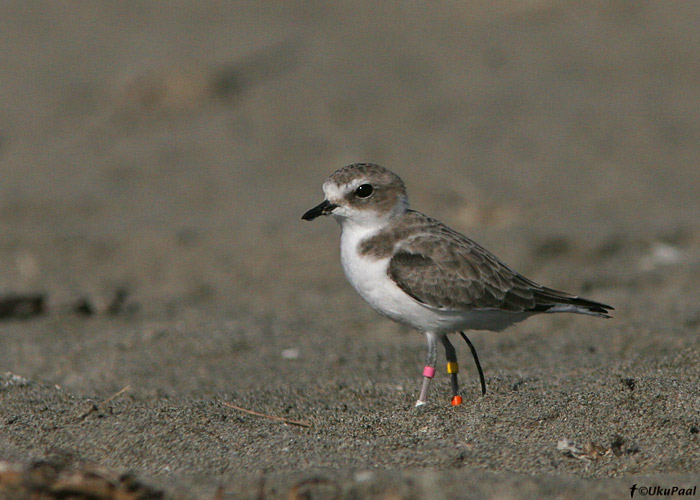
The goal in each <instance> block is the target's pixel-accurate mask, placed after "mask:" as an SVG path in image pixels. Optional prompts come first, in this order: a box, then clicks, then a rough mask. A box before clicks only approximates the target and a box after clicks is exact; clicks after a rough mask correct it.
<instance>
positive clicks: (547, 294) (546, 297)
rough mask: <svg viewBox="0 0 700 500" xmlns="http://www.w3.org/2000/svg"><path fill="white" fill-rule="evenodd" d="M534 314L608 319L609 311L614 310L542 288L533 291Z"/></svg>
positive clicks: (599, 303)
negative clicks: (580, 315)
mask: <svg viewBox="0 0 700 500" xmlns="http://www.w3.org/2000/svg"><path fill="white" fill-rule="evenodd" d="M534 295H535V306H534V307H533V308H532V309H531V311H534V312H545V313H556V312H571V313H577V314H591V315H593V316H598V317H601V318H610V317H611V316H610V314H609V313H610V311H614V310H615V308H614V307H612V306H609V305H607V304H603V303H602V302H596V301H594V300H589V299H584V298H583V297H578V296H576V295H571V294H569V293H566V292H560V291H559V290H553V289H551V288H546V287H542V288H540V289H538V290H535V291H534Z"/></svg>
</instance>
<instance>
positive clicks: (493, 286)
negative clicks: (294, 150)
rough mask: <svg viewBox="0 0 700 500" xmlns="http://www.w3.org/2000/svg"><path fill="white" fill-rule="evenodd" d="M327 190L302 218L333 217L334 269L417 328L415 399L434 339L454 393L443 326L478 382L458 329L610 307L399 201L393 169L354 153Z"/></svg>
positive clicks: (433, 356) (401, 193) (429, 372)
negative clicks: (534, 274) (521, 269)
mask: <svg viewBox="0 0 700 500" xmlns="http://www.w3.org/2000/svg"><path fill="white" fill-rule="evenodd" d="M323 192H324V194H325V197H326V199H325V200H324V201H323V202H322V203H321V204H319V205H318V206H316V207H314V208H312V209H311V210H309V211H308V212H306V213H305V214H304V215H303V216H302V219H304V220H313V219H315V218H316V217H318V216H320V215H332V216H333V217H335V219H336V220H337V221H338V223H339V224H340V228H341V237H340V256H341V260H342V264H343V270H344V271H345V275H346V276H347V278H348V280H349V281H350V283H351V284H352V286H353V287H355V290H357V292H358V293H359V294H360V295H361V296H362V298H363V299H365V300H366V301H367V302H368V303H369V305H370V306H372V307H373V308H374V309H375V310H376V311H377V312H379V313H380V314H382V315H384V316H387V317H388V318H390V319H392V320H394V321H397V322H399V323H403V324H406V325H409V326H411V327H413V328H415V329H416V330H419V331H421V332H423V333H424V334H425V336H426V337H427V340H428V356H427V362H426V366H425V368H424V369H423V385H422V387H421V391H420V396H419V398H418V401H417V403H416V406H420V405H422V404H425V403H426V402H427V400H428V389H429V388H430V380H431V379H432V378H433V376H434V375H435V364H436V361H437V343H438V340H440V341H441V342H442V345H443V346H444V348H445V355H446V358H447V372H448V373H449V374H450V376H451V382H452V396H453V397H452V404H453V405H458V404H460V403H461V402H462V398H461V396H460V395H459V394H458V391H459V387H458V382H457V372H458V371H459V366H458V364H457V355H456V353H455V349H454V347H453V346H452V343H451V342H450V340H449V338H448V337H447V334H448V333H452V332H459V333H460V335H462V337H463V338H464V340H465V341H466V342H467V344H469V348H470V349H471V352H472V355H473V356H474V361H475V362H476V365H477V368H478V370H479V376H480V378H481V388H482V393H485V392H486V386H485V383H484V377H483V372H482V370H481V366H480V365H479V359H478V357H477V356H476V350H475V349H474V346H473V345H472V344H471V342H469V339H468V338H467V337H466V335H464V333H463V332H462V331H461V330H464V329H470V330H495V331H498V330H502V329H504V328H506V327H507V326H510V325H512V324H514V323H517V322H519V321H522V320H524V319H526V318H528V317H530V316H532V315H533V314H538V313H557V312H571V313H579V314H590V315H593V316H599V317H601V318H609V317H610V316H609V315H608V312H609V311H610V310H612V309H613V308H612V307H610V306H608V305H605V304H601V303H600V302H594V301H592V300H588V299H584V298H581V297H577V296H575V295H571V294H568V293H565V292H560V291H558V290H553V289H551V288H547V287H544V286H542V285H538V284H537V283H535V282H534V281H531V280H529V279H527V278H525V277H524V276H522V275H520V274H518V273H517V272H515V271H514V270H512V269H511V268H510V267H508V266H507V265H505V264H504V263H502V262H501V261H500V260H498V258H496V256H494V255H493V254H492V253H491V252H489V251H488V250H486V249H485V248H483V247H482V246H480V245H479V244H478V243H476V242H474V241H472V240H470V239H469V238H467V237H466V236H464V235H462V234H460V233H458V232H457V231H455V230H453V229H450V228H449V227H447V226H445V225H444V224H442V223H441V222H439V221H437V220H435V219H431V218H430V217H428V216H426V215H423V214H422V213H420V212H416V211H414V210H410V209H409V208H408V197H407V195H406V188H405V186H404V183H403V181H402V180H401V178H400V177H399V176H398V175H396V174H394V173H393V172H391V171H389V170H387V169H385V168H383V167H380V166H379V165H374V164H371V163H355V164H353V165H348V166H347V167H343V168H341V169H340V170H337V171H336V172H334V173H333V174H332V175H331V176H330V177H329V178H328V179H327V180H326V182H325V183H324V184H323Z"/></svg>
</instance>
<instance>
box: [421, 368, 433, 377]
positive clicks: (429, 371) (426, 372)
mask: <svg viewBox="0 0 700 500" xmlns="http://www.w3.org/2000/svg"><path fill="white" fill-rule="evenodd" d="M423 376H424V377H428V378H433V377H434V376H435V368H433V367H432V366H426V367H425V368H423Z"/></svg>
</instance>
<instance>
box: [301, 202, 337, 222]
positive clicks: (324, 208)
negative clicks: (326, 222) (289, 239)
mask: <svg viewBox="0 0 700 500" xmlns="http://www.w3.org/2000/svg"><path fill="white" fill-rule="evenodd" d="M337 207H338V205H336V204H334V203H331V202H330V201H328V200H323V202H322V203H319V204H318V205H316V206H315V207H314V208H312V209H311V210H309V211H308V212H306V213H305V214H304V215H302V216H301V218H302V219H304V220H314V219H315V218H316V217H318V216H319V215H328V214H330V213H331V212H332V211H333V210H335V209H336V208H337Z"/></svg>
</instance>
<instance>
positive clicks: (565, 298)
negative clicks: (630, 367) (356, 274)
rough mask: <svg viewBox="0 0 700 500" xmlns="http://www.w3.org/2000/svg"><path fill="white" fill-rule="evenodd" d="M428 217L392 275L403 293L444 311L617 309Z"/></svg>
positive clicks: (403, 248)
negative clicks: (521, 270)
mask: <svg viewBox="0 0 700 500" xmlns="http://www.w3.org/2000/svg"><path fill="white" fill-rule="evenodd" d="M416 215H418V214H416ZM420 215H422V214H420ZM423 217H424V218H425V219H424V222H425V224H426V226H429V228H430V231H418V232H416V233H415V234H414V235H413V236H411V237H409V238H408V239H407V240H406V242H405V243H404V244H402V245H400V246H399V247H398V248H397V249H396V250H395V252H394V254H393V256H392V258H391V260H390V262H389V268H388V270H387V273H388V275H389V277H390V278H391V279H392V280H393V281H394V282H395V283H396V284H397V285H398V286H399V287H400V288H401V289H402V290H403V291H404V292H406V293H407V294H408V295H410V296H411V297H413V298H414V299H416V300H417V301H419V302H421V303H423V304H425V305H428V306H430V307H434V308H437V309H444V310H471V309H494V308H496V309H500V310H504V311H510V312H526V311H532V312H547V311H549V310H550V309H553V308H556V307H559V308H560V309H559V310H562V309H561V306H571V307H570V312H581V313H588V314H595V315H600V316H605V315H606V313H607V312H608V309H612V308H611V307H610V306H606V305H604V304H600V303H598V302H593V301H589V300H587V299H583V298H579V297H576V296H575V295H571V294H567V293H565V292H560V291H558V290H553V289H551V288H546V287H543V286H541V285H539V284H537V283H535V282H534V281H531V280H529V279H527V278H525V277H524V276H522V275H520V274H518V273H517V272H515V271H513V270H512V269H511V268H509V267H508V266H506V265H505V264H503V263H502V262H500V261H499V260H498V259H497V258H496V257H495V256H494V255H493V254H492V253H490V252H489V251H488V250H486V249H485V248H483V247H481V246H480V245H478V244H477V243H476V242H474V241H472V240H470V239H469V238H467V237H466V236H464V235H462V234H460V233H457V232H456V231H453V230H452V229H450V228H449V227H447V226H445V225H443V224H441V223H440V222H438V221H435V220H433V219H429V218H428V217H426V216H423ZM426 229H427V227H426ZM579 309H580V310H579ZM552 312H554V310H552Z"/></svg>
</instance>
